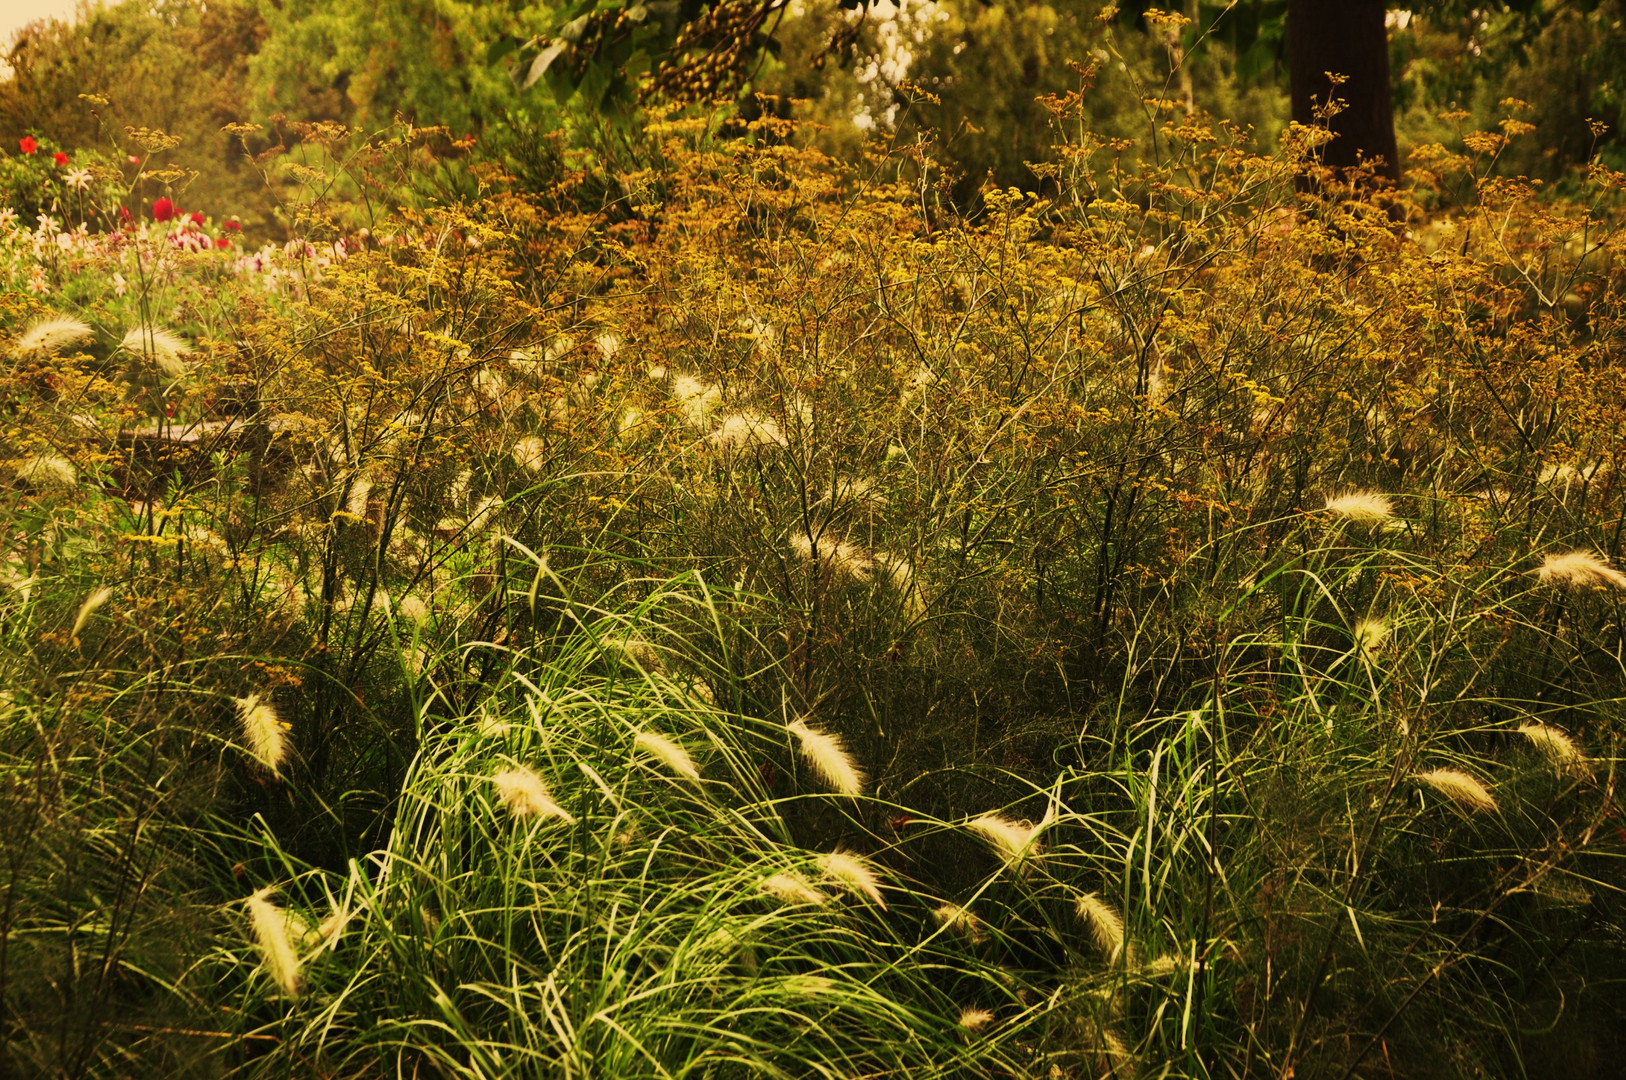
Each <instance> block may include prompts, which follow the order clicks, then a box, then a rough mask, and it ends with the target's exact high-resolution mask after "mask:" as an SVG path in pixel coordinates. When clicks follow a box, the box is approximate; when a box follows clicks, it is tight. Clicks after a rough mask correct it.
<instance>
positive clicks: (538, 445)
mask: <svg viewBox="0 0 1626 1080" xmlns="http://www.w3.org/2000/svg"><path fill="white" fill-rule="evenodd" d="M513 454H514V460H515V461H516V462H518V463H519V466H520V468H522V469H525V470H526V471H527V472H541V471H542V466H543V465H544V464H545V463H546V462H547V460H548V444H547V443H545V442H543V441H542V440H541V439H539V438H537V437H536V436H535V435H527V436H525V437H524V438H523V439H519V440H517V441H515V443H514V450H513Z"/></svg>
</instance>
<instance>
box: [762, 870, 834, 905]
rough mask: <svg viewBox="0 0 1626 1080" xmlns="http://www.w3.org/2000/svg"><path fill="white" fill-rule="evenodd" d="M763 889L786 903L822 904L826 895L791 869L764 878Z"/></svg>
mask: <svg viewBox="0 0 1626 1080" xmlns="http://www.w3.org/2000/svg"><path fill="white" fill-rule="evenodd" d="M761 888H762V891H763V892H765V893H767V894H768V895H770V896H772V897H773V898H774V899H776V900H779V901H780V902H782V903H786V904H822V903H824V901H825V895H824V894H823V893H821V892H819V891H818V890H817V889H815V888H813V887H812V886H811V885H809V884H808V883H807V882H805V881H803V880H802V878H801V877H800V875H798V874H795V873H793V872H791V871H789V870H787V871H785V872H784V873H781V874H774V875H772V876H770V877H766V878H763V879H762V886H761Z"/></svg>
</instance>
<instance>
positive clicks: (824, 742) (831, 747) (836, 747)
mask: <svg viewBox="0 0 1626 1080" xmlns="http://www.w3.org/2000/svg"><path fill="white" fill-rule="evenodd" d="M789 730H790V733H791V734H792V735H794V736H796V738H797V740H798V741H799V742H800V743H801V750H802V756H803V757H805V758H806V759H807V763H808V764H809V765H811V766H812V767H813V771H814V772H815V773H817V774H818V776H819V778H820V779H822V780H823V781H824V782H825V783H826V784H829V785H830V786H831V787H832V788H834V789H835V790H837V791H839V792H840V793H841V794H843V795H848V796H857V795H860V794H862V793H863V790H864V774H863V772H862V771H861V770H860V769H859V768H858V766H857V765H855V764H853V760H852V758H851V757H849V756H848V754H847V748H846V746H844V745H843V744H842V741H841V736H839V735H831V734H828V733H826V732H823V731H820V730H819V729H818V728H815V727H811V726H809V724H808V723H807V721H805V720H797V721H796V722H795V723H793V724H791V725H790V727H789Z"/></svg>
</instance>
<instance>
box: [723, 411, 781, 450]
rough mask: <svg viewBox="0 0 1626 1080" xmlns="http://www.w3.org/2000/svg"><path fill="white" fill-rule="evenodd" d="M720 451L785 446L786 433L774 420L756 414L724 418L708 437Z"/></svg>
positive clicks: (735, 414) (739, 414)
mask: <svg viewBox="0 0 1626 1080" xmlns="http://www.w3.org/2000/svg"><path fill="white" fill-rule="evenodd" d="M706 438H707V440H708V441H710V442H711V444H712V445H713V446H716V447H717V448H718V449H720V450H724V451H734V450H746V449H750V448H752V447H757V446H779V447H782V446H785V445H787V444H786V440H785V433H784V432H783V431H781V430H780V429H779V425H778V424H777V423H775V422H774V421H773V420H772V419H770V418H768V417H765V416H761V415H759V414H757V413H754V412H741V413H734V414H732V415H730V416H725V417H723V420H722V423H721V425H720V426H719V427H718V428H717V430H716V431H713V432H712V433H711V434H710V435H708V436H706Z"/></svg>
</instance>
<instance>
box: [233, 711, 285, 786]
mask: <svg viewBox="0 0 1626 1080" xmlns="http://www.w3.org/2000/svg"><path fill="white" fill-rule="evenodd" d="M234 700H235V701H236V702H237V718H238V720H239V721H240V722H241V723H242V726H243V741H244V742H246V743H248V749H249V752H250V753H251V754H253V755H254V757H255V759H256V760H257V761H259V763H260V764H261V765H264V766H265V767H266V769H268V770H269V771H270V772H271V775H272V776H280V775H281V773H280V772H279V770H280V769H281V768H282V763H283V760H284V759H286V758H287V756H288V741H287V738H286V735H287V732H288V725H287V724H285V723H283V722H282V721H281V720H280V719H278V717H277V713H276V710H275V709H273V708H272V707H271V706H270V705H268V704H266V703H265V702H262V701H261V700H260V695H258V694H250V695H249V696H248V697H243V698H235V699H234Z"/></svg>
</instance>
